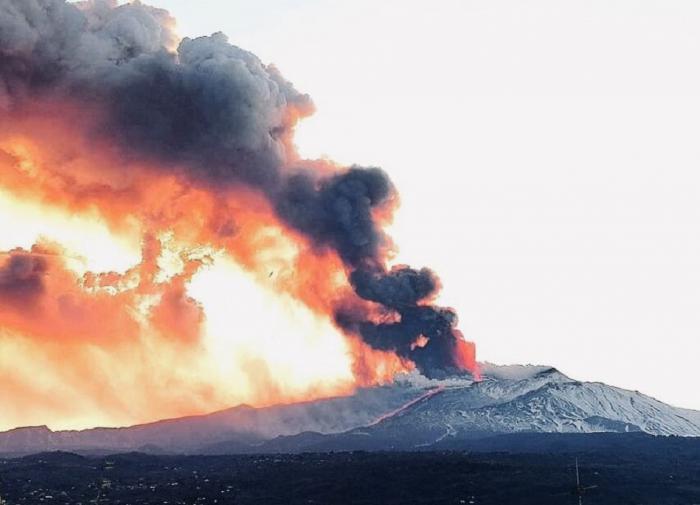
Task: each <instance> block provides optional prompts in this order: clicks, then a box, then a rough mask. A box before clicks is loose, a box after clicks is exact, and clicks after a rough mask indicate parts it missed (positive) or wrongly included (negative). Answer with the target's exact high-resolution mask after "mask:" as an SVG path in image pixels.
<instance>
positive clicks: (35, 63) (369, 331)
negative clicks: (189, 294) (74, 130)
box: [0, 0, 463, 375]
mask: <svg viewBox="0 0 700 505" xmlns="http://www.w3.org/2000/svg"><path fill="white" fill-rule="evenodd" d="M173 26H174V21H173V19H172V18H171V17H170V15H169V14H168V13H167V12H166V11H163V10H161V9H156V8H152V7H149V6H146V5H143V4H140V3H134V4H129V5H123V6H118V5H117V4H116V2H115V1H107V0H93V1H89V2H82V3H78V4H69V3H67V2H66V1H65V0H0V109H4V111H21V110H22V108H23V107H24V106H25V104H27V103H30V102H32V101H34V100H36V99H37V98H41V99H43V98H46V99H54V100H58V101H61V100H66V101H78V102H80V103H83V104H85V105H86V106H88V107H87V110H96V111H97V112H96V113H95V115H96V116H97V117H98V119H97V124H98V128H97V131H95V132H94V133H95V135H96V138H108V139H109V140H110V141H111V142H112V143H116V144H117V145H118V146H119V148H120V151H121V154H122V155H123V156H124V157H132V158H133V157H136V158H139V159H144V160H146V161H147V160H156V161H158V163H157V164H156V165H155V166H156V167H159V168H157V170H165V169H166V168H163V167H168V168H167V170H170V171H173V172H175V173H177V174H178V175H181V176H183V177H186V178H187V179H188V180H189V181H190V182H191V183H192V184H195V185H199V186H201V187H205V188H209V190H210V191H212V192H216V191H217V188H220V187H227V188H235V187H238V186H243V187H248V188H252V189H255V190H258V191H260V192H261V193H262V194H264V195H265V197H266V198H267V199H268V200H269V202H270V203H271V205H272V207H273V208H274V209H275V212H276V213H277V215H278V217H279V219H281V220H282V221H283V222H284V223H286V224H287V225H288V226H289V227H291V228H293V229H294V230H296V231H297V232H300V233H302V234H303V235H304V236H306V237H307V238H308V239H309V240H310V242H311V243H312V244H313V245H314V246H315V247H317V248H319V249H321V250H327V249H330V250H333V251H335V252H337V254H338V256H339V257H340V258H341V260H342V261H343V263H344V264H345V266H346V270H347V272H348V275H349V280H350V283H351V285H352V287H353V288H354V290H355V293H356V295H357V296H358V297H360V298H361V299H363V300H365V301H367V302H372V303H374V304H378V305H379V306H380V311H381V312H382V314H384V315H386V316H387V318H386V319H387V320H386V321H381V322H377V321H376V318H374V319H373V318H370V317H369V316H368V314H367V310H366V309H364V308H358V306H357V305H356V304H340V306H339V307H337V310H336V314H335V315H334V316H335V319H336V322H337V323H338V325H339V326H340V327H341V328H343V329H344V330H345V331H347V332H350V333H353V334H356V335H359V336H361V338H362V339H363V340H364V341H365V342H366V343H367V344H369V345H370V346H371V347H373V348H375V349H380V350H389V351H393V352H395V353H396V354H398V355H399V356H401V357H403V358H407V359H410V360H411V361H413V362H414V363H415V364H416V365H417V366H418V368H419V369H420V370H421V371H422V372H423V373H425V374H427V375H436V374H443V373H449V372H454V371H458V370H461V369H462V368H463V366H462V364H461V363H462V362H461V361H460V357H459V352H458V351H457V349H458V348H459V346H460V342H461V336H460V334H459V333H458V332H457V330H456V323H457V317H456V314H455V313H454V312H453V311H452V310H450V309H445V308H440V307H435V306H432V305H430V304H429V301H430V298H431V297H433V296H434V295H435V294H436V292H437V290H438V289H439V282H438V280H437V278H436V277H435V275H434V274H433V273H432V272H431V271H430V270H427V269H421V270H414V269H411V268H409V267H395V268H393V269H391V270H388V269H387V267H386V266H385V265H386V258H385V255H386V252H387V250H388V249H389V248H390V246H391V244H390V241H389V239H388V238H387V237H386V235H385V234H384V232H383V230H382V228H381V225H380V223H379V221H378V219H377V217H376V216H377V215H378V214H379V213H381V212H382V211H387V210H391V209H392V208H393V206H394V205H395V203H396V200H397V198H396V192H395V189H394V187H393V185H392V183H391V181H390V180H389V178H388V177H387V175H386V174H385V173H384V172H383V171H382V170H380V169H377V168H362V167H349V168H346V169H342V170H337V169H334V170H333V171H331V170H330V169H329V167H328V166H325V165H324V166H323V168H322V169H319V168H318V166H319V164H321V165H323V163H322V162H310V161H307V160H302V159H299V157H298V156H297V154H296V152H295V150H294V148H293V145H292V139H291V136H292V133H293V128H294V126H295V124H296V122H297V120H298V119H299V118H302V117H304V116H307V115H309V114H311V113H312V112H313V104H312V102H311V100H310V98H309V97H308V95H305V94H303V93H300V92H298V91H297V90H296V89H295V88H294V87H293V86H292V84H290V83H289V82H288V81H286V80H285V79H284V78H283V77H282V76H281V75H280V73H279V72H278V71H277V70H276V68H275V67H273V66H269V65H264V64H263V63H262V62H261V61H260V60H259V59H258V58H257V57H256V56H255V55H253V54H251V53H249V52H247V51H244V50H242V49H240V48H238V47H235V46H233V45H231V44H229V43H228V40H227V38H226V37H225V36H224V35H223V34H220V33H218V34H214V35H212V36H210V37H201V38H197V39H194V40H193V39H187V38H186V39H184V40H182V41H180V42H179V44H178V39H177V37H176V36H175V35H174V32H173ZM225 228H226V229H227V233H228V232H230V230H229V229H228V228H229V227H225ZM41 272H42V263H41V259H37V258H35V257H32V256H26V255H15V256H12V257H11V258H10V259H9V260H8V261H7V262H6V263H5V264H3V265H2V266H1V268H0V296H3V295H4V293H5V292H6V291H7V290H13V291H18V292H24V293H26V296H29V295H30V294H31V293H32V292H34V291H35V290H38V289H41V279H40V276H41ZM392 314H393V315H394V316H396V315H398V318H397V317H394V318H393V319H391V317H389V316H390V315H392ZM421 339H422V341H421Z"/></svg>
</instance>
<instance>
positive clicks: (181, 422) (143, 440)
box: [0, 384, 426, 454]
mask: <svg viewBox="0 0 700 505" xmlns="http://www.w3.org/2000/svg"><path fill="white" fill-rule="evenodd" d="M424 394H426V390H425V389H423V388H422V387H419V386H413V385H408V384H404V385H403V386H401V387H397V386H395V385H392V386H381V387H374V388H366V389H360V390H358V391H357V392H356V393H355V394H354V395H353V396H347V397H338V398H327V399H322V400H316V401H311V402H301V403H295V404H290V405H276V406H272V407H265V408H253V407H250V406H247V405H241V406H238V407H234V408H231V409H227V410H222V411H220V412H215V413H212V414H208V415H202V416H192V417H183V418H179V419H169V420H165V421H158V422H155V423H149V424H142V425H137V426H131V427H128V428H94V429H89V430H81V431H52V430H50V429H49V428H47V427H46V426H39V427H28V428H18V429H15V430H11V431H7V432H4V433H0V453H6V454H7V453H31V452H39V451H50V450H106V451H130V450H143V449H148V450H153V449H154V448H158V449H160V450H164V451H171V452H198V451H199V450H200V449H201V448H203V447H207V446H209V445H212V444H217V443H220V442H229V445H231V443H235V445H237V446H240V447H249V446H251V445H255V444H258V443H260V442H262V441H264V440H267V439H271V438H274V437H277V436H283V435H293V434H296V433H301V432H304V431H314V432H318V433H338V432H343V431H346V430H349V429H352V428H355V427H357V426H365V425H369V424H372V423H374V422H376V421H377V420H379V419H380V418H381V417H382V416H383V415H386V414H387V413H391V412H395V411H397V410H398V409H400V408H402V407H403V406H405V405H407V404H409V403H410V402H412V401H414V400H415V399H416V398H419V397H420V396H422V395H424ZM0 415H1V413H0Z"/></svg>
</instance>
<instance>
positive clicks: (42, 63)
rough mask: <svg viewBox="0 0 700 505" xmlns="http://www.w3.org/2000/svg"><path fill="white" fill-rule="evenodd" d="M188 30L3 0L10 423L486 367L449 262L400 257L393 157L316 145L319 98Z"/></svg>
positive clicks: (0, 262)
mask: <svg viewBox="0 0 700 505" xmlns="http://www.w3.org/2000/svg"><path fill="white" fill-rule="evenodd" d="M174 25H175V23H174V20H173V19H172V17H171V16H170V15H169V14H168V13H167V12H166V11H163V10H161V9H156V8H152V7H149V6H147V5H144V4H141V3H139V2H134V3H131V4H127V5H122V6H118V5H117V3H116V1H103V0H94V1H88V2H79V3H68V2H66V1H65V0H0V111H1V112H0V210H1V211H2V212H3V219H4V220H5V219H7V220H8V222H10V223H11V224H7V225H5V226H14V228H11V229H10V230H11V233H9V234H6V236H5V237H3V238H2V240H0V246H2V247H3V248H5V249H6V252H4V253H2V255H1V256H0V328H1V330H0V381H2V383H3V389H4V390H6V391H7V392H8V394H9V395H10V400H11V401H7V402H5V405H10V406H9V413H5V412H4V413H3V414H4V416H5V417H4V418H3V422H4V423H7V426H2V427H11V426H13V425H20V424H24V425H26V424H43V423H44V422H45V421H43V422H42V421H41V419H42V418H44V419H51V420H53V422H55V423H56V426H55V427H59V428H61V427H83V426H89V425H93V424H96V423H107V424H112V425H114V424H127V423H134V422H139V421H146V420H150V419H156V418H163V417H173V416H178V415H185V414H190V413H198V412H205V411H211V410H214V409H216V408H223V407H225V406H229V405H231V404H234V403H237V402H241V401H246V402H250V403H254V404H256V405H264V404H269V403H272V402H279V401H292V400H298V399H303V398H312V397H319V396H324V395H330V394H338V393H348V392H350V391H352V389H353V388H354V387H356V386H358V385H370V384H376V383H381V382H383V381H386V380H390V379H391V377H393V375H394V374H395V373H397V372H399V371H407V370H411V369H414V368H417V369H418V370H419V371H420V372H421V373H423V374H424V375H426V376H428V377H433V378H440V377H443V376H445V375H449V374H454V373H464V372H469V373H471V374H472V375H475V376H478V373H479V372H478V368H477V365H476V362H475V350H474V346H473V344H472V343H470V342H467V341H466V340H465V339H464V338H463V337H462V335H461V333H460V332H459V331H458V330H457V316H456V314H455V312H454V311H453V310H451V309H448V308H443V307H438V306H436V305H434V304H433V302H434V300H435V298H436V296H437V294H438V291H439V288H440V283H439V280H438V278H437V277H436V275H435V274H434V273H433V272H432V271H430V270H428V269H425V268H423V269H413V268H411V267H408V266H403V265H392V258H393V251H394V245H393V244H392V242H391V240H390V238H389V237H388V236H387V235H386V233H385V232H384V227H385V226H386V225H387V224H388V223H390V221H391V217H392V213H393V211H394V209H395V208H396V206H397V204H398V196H397V193H396V189H395V188H394V186H393V184H392V183H391V181H390V180H389V178H388V177H387V175H386V173H384V172H383V171H382V170H380V169H378V168H373V167H369V168H368V167H359V166H352V167H342V166H338V165H336V164H334V163H332V162H329V161H325V160H307V159H302V158H301V157H300V156H299V155H298V153H297V152H296V150H295V148H294V144H293V133H294V128H295V125H296V124H297V122H298V121H299V120H300V119H302V118H304V117H305V116H308V115H310V114H311V113H312V112H313V104H312V102H311V99H310V98H309V97H308V96H307V95H305V94H303V93H300V92H299V91H297V90H296V89H295V88H294V87H293V85H292V84H291V83H289V82H288V81H286V80H285V79H284V78H283V77H282V75H280V73H279V71H278V70H277V69H276V68H275V67H274V66H270V65H265V64H263V63H262V62H261V61H260V60H259V59H258V58H257V57H256V56H255V55H253V54H251V53H249V52H247V51H245V50H243V49H240V48H238V47H236V46H234V45H231V44H230V43H229V42H228V40H227V38H226V36H224V35H223V34H221V33H218V34H214V35H212V36H210V37H202V38H197V39H194V40H192V39H187V38H185V39H182V40H179V39H178V37H177V36H176V34H175V31H174ZM5 216H8V217H7V218H6V217H5ZM37 216H39V218H38V217H37ZM12 223H14V224H12ZM37 223H38V224H37ZM6 229H7V228H4V229H3V230H6ZM13 240H14V241H15V243H12V241H13ZM134 249H136V251H135V252H134ZM120 251H122V252H120ZM124 251H125V252H124ZM139 251H140V254H139ZM130 254H131V256H129V255H130ZM130 258H132V260H130ZM133 258H135V260H133ZM237 282H241V283H244V284H245V283H246V282H247V283H249V284H250V286H254V288H251V289H252V291H250V293H253V294H248V293H249V292H248V291H246V289H247V288H245V289H244V287H243V285H242V284H241V285H238V284H236V283H237ZM245 285H246V286H248V284H245ZM256 297H259V300H260V305H261V306H263V307H269V311H270V314H273V313H274V314H276V315H274V316H273V315H269V316H268V315H265V314H262V315H260V316H259V315H257V314H252V315H251V314H250V312H251V311H252V309H249V308H248V307H249V306H252V305H253V304H255V303H256V299H257V298H256ZM231 307H238V308H239V312H238V313H237V312H236V311H235V310H233V309H231ZM246 316H250V319H251V320H253V319H254V320H255V321H259V322H260V326H261V327H260V328H256V329H252V328H251V329H250V330H249V329H248V326H247V322H246V320H245V319H244V318H245V317H246ZM276 317H280V318H282V319H281V321H282V322H281V323H279V324H277V325H274V324H273V322H274V321H275V318H276ZM290 321H291V322H290ZM251 324H253V323H251ZM247 332H248V333H250V334H251V335H253V334H254V336H253V337H252V338H251V339H250V340H245V337H241V336H240V335H241V334H245V333H247ZM259 335H265V337H264V338H263V337H261V336H259ZM299 335H302V336H299ZM294 356H297V358H295V357H294ZM299 356H300V357H299ZM126 399H128V400H126ZM4 408H7V407H4Z"/></svg>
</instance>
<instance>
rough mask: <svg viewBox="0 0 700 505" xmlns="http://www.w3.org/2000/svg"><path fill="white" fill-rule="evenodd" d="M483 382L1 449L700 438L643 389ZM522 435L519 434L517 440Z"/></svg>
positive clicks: (697, 428)
mask: <svg viewBox="0 0 700 505" xmlns="http://www.w3.org/2000/svg"><path fill="white" fill-rule="evenodd" d="M483 371H484V377H483V379H482V380H481V381H474V380H473V379H472V378H471V377H468V376H453V377H448V378H444V379H439V380H437V379H427V378H425V377H423V376H421V375H419V374H418V373H416V372H414V373H410V374H406V375H404V376H402V377H401V378H399V379H398V380H397V381H396V382H395V383H394V384H392V385H388V386H376V387H371V388H363V389H360V390H358V391H357V392H356V393H355V394H354V395H352V396H346V397H335V398H326V399H320V400H315V401H308V402H302V403H294V404H287V405H276V406H272V407H266V408H253V407H250V406H247V405H240V406H237V407H234V408H231V409H227V410H223V411H220V412H215V413H212V414H208V415H203V416H195V417H185V418H179V419H170V420H164V421H159V422H156V423H150V424H144V425H137V426H132V427H127V428H96V429H90V430H83V431H52V430H50V429H49V428H47V427H45V426H43V427H27V428H18V429H15V430H11V431H7V432H4V433H1V434H0V452H1V453H4V454H28V453H35V452H41V451H52V450H64V451H78V452H87V453H90V452H92V453H112V452H124V451H143V452H154V453H186V454H235V453H254V452H281V453H285V452H300V451H331V450H359V449H362V450H395V449H400V450H437V449H440V450H442V449H452V448H459V447H464V446H465V444H466V445H469V444H474V443H478V442H479V441H482V443H483V441H484V440H493V439H494V437H502V436H510V437H511V440H516V439H517V437H518V436H528V435H533V434H564V435H566V434H570V435H575V434H591V433H616V434H634V433H637V434H648V435H656V436H681V437H700V412H699V411H691V410H685V409H681V408H676V407H672V406H670V405H667V404H664V403H662V402H660V401H658V400H655V399H654V398H651V397H649V396H646V395H644V394H642V393H640V392H637V391H628V390H624V389H620V388H616V387H613V386H609V385H606V384H602V383H599V382H581V381H577V380H575V379H572V378H570V377H568V376H566V375H565V374H563V373H562V372H560V371H559V370H557V369H555V368H552V367H546V366H532V365H527V366H525V365H514V366H496V365H490V364H484V365H483ZM512 437H516V438H512Z"/></svg>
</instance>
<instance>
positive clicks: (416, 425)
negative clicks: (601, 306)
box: [350, 366, 700, 447]
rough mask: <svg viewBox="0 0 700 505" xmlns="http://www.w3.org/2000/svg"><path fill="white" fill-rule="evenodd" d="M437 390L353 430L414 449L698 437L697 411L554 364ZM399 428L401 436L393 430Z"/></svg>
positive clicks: (502, 371) (493, 370)
mask: <svg viewBox="0 0 700 505" xmlns="http://www.w3.org/2000/svg"><path fill="white" fill-rule="evenodd" d="M436 386H437V387H441V388H442V389H441V390H440V391H439V393H438V394H435V395H433V396H431V397H430V398H427V399H426V400H425V401H422V402H418V403H417V404H416V405H415V406H413V407H412V408H411V409H407V410H404V411H401V412H399V413H397V415H395V416H393V417H390V418H387V419H384V420H383V421H382V422H381V423H379V424H376V425H374V426H371V427H367V428H358V429H356V430H353V431H352V432H350V433H352V434H353V435H357V436H363V437H373V438H379V439H386V440H391V441H392V443H397V444H399V445H401V444H400V440H399V438H402V439H404V440H407V439H408V440H411V441H412V442H413V446H415V447H425V446H430V445H434V444H439V443H444V442H445V441H449V440H450V439H460V438H473V437H476V436H485V435H488V434H501V433H519V432H528V433H593V432H618V433H625V432H635V431H641V432H645V433H649V434H652V435H678V436H700V419H699V417H700V415H699V414H698V413H697V412H694V411H688V410H684V409H678V408H675V407H671V406H669V405H666V404H664V403H662V402H659V401H658V400H655V399H653V398H651V397H648V396H646V395H643V394H641V393H638V392H633V391H627V390H623V389H620V388H616V387H612V386H607V385H605V384H601V383H597V382H579V381H576V380H573V379H570V378H569V377H567V376H566V375H564V374H562V373H561V372H559V371H558V370H556V369H554V368H544V367H517V368H510V367H494V366H490V367H486V369H485V377H484V380H483V381H481V382H478V383H474V382H471V381H463V382H462V383H458V382H455V381H452V382H451V383H449V384H443V385H436ZM398 434H401V436H400V437H398V436H397V435H398Z"/></svg>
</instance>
